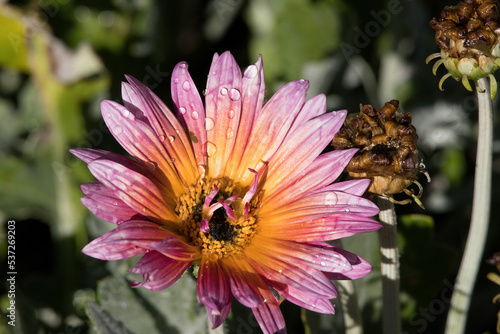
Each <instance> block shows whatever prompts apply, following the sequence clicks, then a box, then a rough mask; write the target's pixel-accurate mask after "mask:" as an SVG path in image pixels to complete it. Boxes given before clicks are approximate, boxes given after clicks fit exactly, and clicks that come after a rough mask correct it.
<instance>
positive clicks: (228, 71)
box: [205, 51, 241, 177]
mask: <svg viewBox="0 0 500 334" xmlns="http://www.w3.org/2000/svg"><path fill="white" fill-rule="evenodd" d="M205 111H206V117H207V119H206V127H205V128H206V130H207V154H208V157H209V158H208V170H209V173H210V175H211V176H212V177H216V176H219V175H222V173H224V169H225V166H226V163H227V161H228V159H229V156H230V154H231V152H232V150H233V146H234V142H235V139H236V133H237V132H238V126H239V123H240V115H241V71H240V68H239V66H238V64H237V63H236V61H235V60H234V58H233V56H232V55H231V53H229V51H226V52H224V53H223V54H222V55H220V57H217V58H214V61H213V62H212V66H211V67H210V72H209V75H208V81H207V94H206V96H205Z"/></svg>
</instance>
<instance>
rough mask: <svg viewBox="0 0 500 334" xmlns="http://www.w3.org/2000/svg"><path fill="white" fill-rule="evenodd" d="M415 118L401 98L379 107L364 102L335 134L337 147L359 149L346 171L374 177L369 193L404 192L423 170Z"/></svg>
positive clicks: (358, 176) (350, 173)
mask: <svg viewBox="0 0 500 334" xmlns="http://www.w3.org/2000/svg"><path fill="white" fill-rule="evenodd" d="M411 118H412V117H411V115H410V114H408V113H406V114H404V113H403V112H402V111H401V109H400V108H399V101H397V100H392V101H390V102H387V103H386V104H385V105H384V106H383V107H382V108H380V109H378V110H375V109H374V108H373V107H372V106H371V105H364V106H360V112H359V113H357V114H350V115H349V116H347V118H346V120H345V122H344V126H343V127H342V128H341V130H340V131H339V132H338V133H337V134H336V135H335V137H334V139H333V141H332V145H333V147H334V148H335V149H347V148H353V147H356V148H359V151H358V152H357V153H356V154H355V155H354V157H353V158H352V159H351V161H350V162H349V164H348V166H347V168H346V170H347V171H348V173H349V175H350V176H351V177H352V178H370V179H371V180H372V183H371V185H370V187H369V189H368V191H369V192H371V193H373V194H379V195H386V196H392V195H393V194H397V193H400V192H401V191H403V190H404V189H406V188H407V187H408V186H410V185H411V184H412V183H414V182H416V179H417V174H418V173H419V172H422V171H423V167H422V163H421V161H420V158H419V155H418V149H417V139H418V136H417V132H416V129H415V127H414V126H413V125H411Z"/></svg>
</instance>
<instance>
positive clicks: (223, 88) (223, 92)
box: [220, 87, 227, 96]
mask: <svg viewBox="0 0 500 334" xmlns="http://www.w3.org/2000/svg"><path fill="white" fill-rule="evenodd" d="M220 95H224V96H225V95H227V88H225V87H222V88H221V89H220Z"/></svg>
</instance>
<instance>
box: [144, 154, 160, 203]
mask: <svg viewBox="0 0 500 334" xmlns="http://www.w3.org/2000/svg"><path fill="white" fill-rule="evenodd" d="M146 166H147V167H148V169H149V171H151V172H152V171H154V170H155V169H156V166H157V165H156V162H153V161H148V162H146ZM144 210H146V209H144Z"/></svg>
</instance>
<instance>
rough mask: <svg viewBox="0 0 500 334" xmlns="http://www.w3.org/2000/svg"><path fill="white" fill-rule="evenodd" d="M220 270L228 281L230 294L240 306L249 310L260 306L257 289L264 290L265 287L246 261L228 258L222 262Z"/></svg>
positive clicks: (261, 300)
mask: <svg viewBox="0 0 500 334" xmlns="http://www.w3.org/2000/svg"><path fill="white" fill-rule="evenodd" d="M222 268H223V269H224V272H225V273H226V276H227V277H228V279H229V283H230V287H231V292H232V293H233V295H234V297H235V298H236V299H237V300H238V301H239V302H240V303H241V304H243V305H245V306H246V307H250V308H252V307H257V306H258V305H260V304H262V302H263V298H262V297H261V295H260V293H259V288H265V287H266V285H265V284H264V282H262V280H261V279H260V278H259V277H258V275H257V273H256V272H255V270H254V269H253V268H252V267H250V266H249V265H248V263H247V262H246V261H239V260H235V259H231V258H229V259H226V260H224V265H223V267H222Z"/></svg>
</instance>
